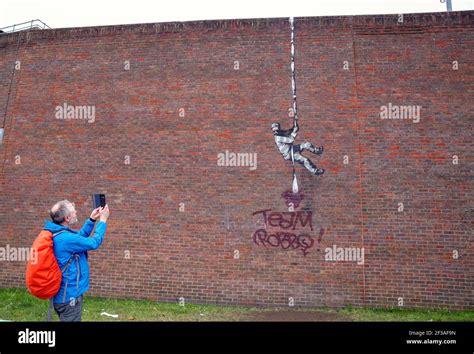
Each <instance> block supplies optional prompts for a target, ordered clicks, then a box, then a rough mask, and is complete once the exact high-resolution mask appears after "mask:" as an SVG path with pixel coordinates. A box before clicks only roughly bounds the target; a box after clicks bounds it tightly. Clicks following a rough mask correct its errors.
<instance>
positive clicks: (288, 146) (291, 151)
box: [272, 17, 324, 194]
mask: <svg viewBox="0 0 474 354" xmlns="http://www.w3.org/2000/svg"><path fill="white" fill-rule="evenodd" d="M290 27H291V88H292V94H293V107H292V113H293V128H292V129H288V130H282V129H281V127H280V123H273V124H272V131H273V135H274V138H275V143H276V146H277V147H278V150H279V151H280V153H281V154H282V155H283V158H284V159H285V160H290V159H291V161H292V164H293V181H292V187H291V188H292V191H293V193H295V194H296V193H298V181H297V179H296V170H295V161H296V162H298V163H300V164H301V165H303V166H304V167H305V168H306V169H307V170H308V171H309V172H311V173H312V174H314V175H316V176H319V175H322V174H323V173H324V169H323V168H317V166H316V165H315V164H314V163H313V162H312V161H311V160H310V159H308V158H307V157H305V156H303V155H302V154H301V153H302V152H303V150H308V151H309V152H312V153H313V154H316V155H322V153H323V150H324V148H323V146H320V147H314V145H313V144H311V143H309V142H304V143H302V144H295V139H296V136H297V135H298V130H299V126H298V111H297V105H296V73H295V24H294V18H293V17H290Z"/></svg>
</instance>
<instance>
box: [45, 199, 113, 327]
mask: <svg viewBox="0 0 474 354" xmlns="http://www.w3.org/2000/svg"><path fill="white" fill-rule="evenodd" d="M50 215H51V219H52V221H46V223H45V227H44V229H45V230H48V231H51V233H52V234H54V235H55V237H54V238H53V247H54V255H55V256H56V259H57V261H58V265H59V268H60V269H61V272H62V280H61V286H60V288H59V292H58V293H57V294H56V296H55V297H54V298H53V301H52V303H53V305H54V309H55V311H56V313H57V314H58V316H59V319H60V321H61V322H79V321H81V319H82V303H83V294H84V293H85V292H86V291H88V290H89V264H88V262H87V251H91V250H96V249H98V248H99V247H100V245H101V244H102V241H103V239H104V235H105V230H106V228H107V219H108V218H109V215H110V211H109V207H108V205H105V207H103V208H96V209H94V210H93V211H92V213H91V215H90V218H89V219H88V220H87V221H86V222H85V223H84V225H83V227H82V229H81V230H80V231H76V230H72V229H70V226H71V225H74V224H76V223H77V216H76V208H75V206H74V204H73V203H71V202H69V201H68V200H62V201H59V202H57V203H56V204H54V206H53V207H52V208H51V211H50ZM97 220H99V222H97V225H96V228H95V233H94V235H93V236H90V234H91V232H92V230H93V229H94V225H95V223H96V221H97ZM51 312H52V309H51V307H50V309H49V311H48V319H51Z"/></svg>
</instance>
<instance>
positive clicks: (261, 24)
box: [0, 11, 474, 48]
mask: <svg viewBox="0 0 474 354" xmlns="http://www.w3.org/2000/svg"><path fill="white" fill-rule="evenodd" d="M295 25H296V26H298V27H297V28H300V29H301V28H318V29H320V30H324V29H337V28H340V29H348V28H352V29H353V30H354V32H356V33H357V34H371V33H374V34H375V33H377V34H381V33H383V32H387V31H388V32H389V33H390V32H391V33H393V32H404V33H406V32H408V33H410V32H414V33H417V32H424V31H426V30H429V28H430V27H436V28H455V29H468V28H469V29H472V28H474V11H453V12H433V13H415V14H403V23H399V15H398V14H389V15H358V16H324V17H295ZM288 26H289V25H288V18H287V17H281V18H258V19H232V20H206V21H186V22H162V23H145V24H128V25H112V26H94V27H72V28H58V29H47V30H31V31H22V32H16V33H5V34H0V48H2V47H5V46H6V44H8V43H13V42H16V41H17V40H18V36H19V35H20V36H21V39H22V41H25V40H26V41H30V40H38V39H50V40H51V39H52V40H54V39H67V38H87V37H98V36H107V35H117V34H147V33H148V34H151V33H169V32H185V31H192V32H196V31H206V30H207V31H212V30H218V29H241V28H254V29H265V28H285V29H287V28H288Z"/></svg>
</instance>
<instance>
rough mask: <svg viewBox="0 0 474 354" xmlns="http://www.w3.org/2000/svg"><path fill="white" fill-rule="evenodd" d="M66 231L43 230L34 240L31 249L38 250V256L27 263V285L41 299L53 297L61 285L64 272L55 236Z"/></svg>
mask: <svg viewBox="0 0 474 354" xmlns="http://www.w3.org/2000/svg"><path fill="white" fill-rule="evenodd" d="M64 231H66V230H62V231H59V232H56V233H55V234H53V233H52V232H51V231H48V230H42V231H41V232H40V234H39V235H38V237H36V239H35V241H34V242H33V247H32V249H31V251H32V252H33V251H35V252H36V257H30V258H29V260H28V264H27V265H26V286H27V288H28V290H29V292H30V293H31V294H32V295H34V296H36V297H39V298H40V299H50V298H52V297H53V296H55V295H56V294H57V293H58V291H59V287H60V286H61V279H62V273H61V269H59V265H58V261H57V260H56V256H55V255H54V249H53V237H54V236H56V235H58V234H60V233H61V232H64Z"/></svg>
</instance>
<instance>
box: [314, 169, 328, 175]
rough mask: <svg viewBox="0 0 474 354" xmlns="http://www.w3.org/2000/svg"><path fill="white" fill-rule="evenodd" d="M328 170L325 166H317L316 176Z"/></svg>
mask: <svg viewBox="0 0 474 354" xmlns="http://www.w3.org/2000/svg"><path fill="white" fill-rule="evenodd" d="M325 171H326V170H325V169H324V168H317V169H316V171H315V172H314V175H315V176H320V175H322V174H323V173H324V172H325Z"/></svg>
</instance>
